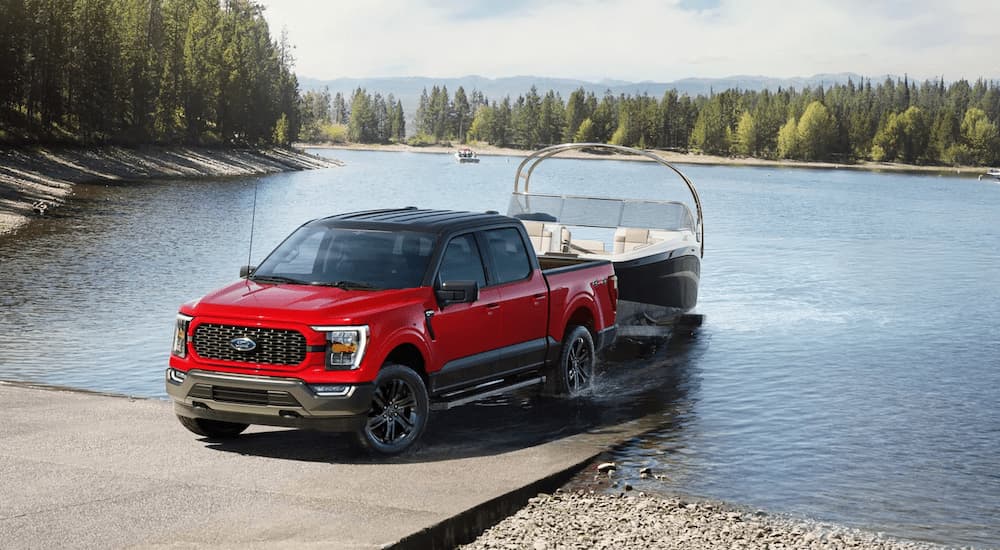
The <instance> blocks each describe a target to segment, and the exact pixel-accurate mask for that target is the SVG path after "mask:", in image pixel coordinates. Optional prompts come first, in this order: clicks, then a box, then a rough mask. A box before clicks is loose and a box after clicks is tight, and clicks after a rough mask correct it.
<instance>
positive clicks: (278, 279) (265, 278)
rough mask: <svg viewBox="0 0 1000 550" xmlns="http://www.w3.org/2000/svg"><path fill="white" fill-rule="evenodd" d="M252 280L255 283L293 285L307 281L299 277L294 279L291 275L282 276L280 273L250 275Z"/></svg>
mask: <svg viewBox="0 0 1000 550" xmlns="http://www.w3.org/2000/svg"><path fill="white" fill-rule="evenodd" d="M250 280H251V281H253V282H255V283H278V284H280V283H289V284H293V285H304V284H306V282H305V281H300V280H298V279H292V278H291V277H282V276H280V275H260V276H253V277H250Z"/></svg>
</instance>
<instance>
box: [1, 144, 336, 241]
mask: <svg viewBox="0 0 1000 550" xmlns="http://www.w3.org/2000/svg"><path fill="white" fill-rule="evenodd" d="M339 164H341V163H340V162H339V161H336V160H332V159H326V158H321V157H318V156H316V155H310V154H308V153H305V152H303V151H299V150H296V149H285V148H272V149H208V148H198V147H143V148H139V149H130V148H123V147H96V148H80V149H72V148H59V147H25V148H20V147H18V148H14V147H8V148H0V235H3V234H6V233H12V232H14V231H16V230H17V229H18V228H20V227H21V226H22V225H24V224H25V223H27V222H28V221H29V220H30V219H31V217H32V216H38V215H44V214H45V213H46V212H49V211H51V210H52V209H54V208H58V207H59V206H60V205H61V204H63V203H64V202H65V201H66V200H67V199H68V197H69V196H70V195H71V194H72V192H73V186H74V185H76V184H79V183H93V182H100V181H116V180H117V181H128V180H143V179H150V178H188V177H218V176H245V175H252V174H267V173H273V172H285V171H292V170H308V169H312V168H325V167H329V166H337V165H339Z"/></svg>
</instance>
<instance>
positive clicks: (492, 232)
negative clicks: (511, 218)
mask: <svg viewBox="0 0 1000 550" xmlns="http://www.w3.org/2000/svg"><path fill="white" fill-rule="evenodd" d="M482 234H483V238H484V240H485V242H486V249H487V252H486V253H487V254H488V255H489V257H490V260H491V261H492V265H493V270H494V272H495V273H494V277H495V278H496V280H495V281H493V283H494V284H501V285H502V284H504V283H510V282H514V281H521V280H524V279H527V278H528V277H530V276H531V262H530V261H529V259H528V251H527V249H525V247H524V240H523V239H522V238H521V232H520V231H518V230H517V229H516V228H513V227H505V228H502V229H488V230H486V231H483V232H482Z"/></svg>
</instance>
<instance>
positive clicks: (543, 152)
mask: <svg viewBox="0 0 1000 550" xmlns="http://www.w3.org/2000/svg"><path fill="white" fill-rule="evenodd" d="M583 149H601V150H607V151H614V152H618V153H624V154H630V155H639V156H642V157H645V158H648V159H650V160H652V161H654V162H656V163H657V164H659V165H661V166H663V167H665V168H667V169H669V170H671V171H673V172H674V173H675V174H677V175H678V176H679V177H680V178H681V180H682V181H683V182H684V184H685V185H686V186H687V188H688V191H690V192H691V196H692V197H693V198H694V206H695V211H696V214H697V218H696V219H695V220H693V222H692V225H693V231H694V233H695V236H696V237H697V239H698V242H699V243H701V256H704V255H705V226H704V216H703V214H702V208H701V198H700V197H699V196H698V190H697V189H695V187H694V184H693V183H691V180H689V179H688V178H687V176H685V175H684V174H683V173H682V172H681V171H680V170H678V169H677V168H676V167H675V166H674V165H673V164H670V163H669V162H667V161H666V160H664V159H663V158H661V157H660V156H659V155H657V154H656V153H654V152H652V151H647V150H644V149H634V148H632V147H625V146H623V145H611V144H608V143H564V144H562V145H552V146H550V147H545V148H544V149H539V150H538V151H535V152H534V153H532V154H531V155H528V156H527V157H525V159H524V160H522V161H521V163H520V164H519V165H518V167H517V173H516V174H515V175H514V194H513V196H512V197H511V207H513V206H514V202H515V200H516V198H517V197H518V196H519V195H520V196H523V197H543V196H550V197H560V198H563V197H565V198H573V197H572V196H568V195H536V194H534V193H531V192H530V191H529V189H530V185H531V175H532V174H533V173H534V171H535V169H536V168H538V165H539V164H541V163H542V162H543V161H545V160H546V159H549V158H552V157H554V156H556V155H559V154H561V153H565V152H567V151H578V150H583ZM522 181H523V183H524V190H523V191H522V190H521V183H522ZM575 198H580V199H588V200H608V201H613V202H619V203H626V202H629V201H631V202H633V203H637V204H639V203H657V202H658V201H641V200H633V199H601V198H599V197H575ZM663 202H664V203H666V202H667V201H663ZM672 204H679V205H681V206H683V207H684V209H685V211H687V214H688V216H690V215H691V211H690V209H688V208H687V205H684V204H683V203H672ZM621 208H622V209H623V211H624V206H622V207H621ZM509 213H510V214H511V215H516V212H514V211H511V212H509ZM529 215H530V213H529ZM560 221H561V222H562V223H569V222H567V221H565V220H563V219H561V220H560ZM574 225H582V224H574ZM637 226H638V225H637ZM598 227H607V226H606V225H599V226H598Z"/></svg>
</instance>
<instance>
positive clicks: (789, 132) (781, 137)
mask: <svg viewBox="0 0 1000 550" xmlns="http://www.w3.org/2000/svg"><path fill="white" fill-rule="evenodd" d="M778 157H780V158H783V159H794V158H800V153H799V129H798V123H796V121H795V117H788V121H787V122H785V124H784V126H782V127H781V130H779V131H778Z"/></svg>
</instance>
